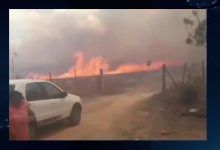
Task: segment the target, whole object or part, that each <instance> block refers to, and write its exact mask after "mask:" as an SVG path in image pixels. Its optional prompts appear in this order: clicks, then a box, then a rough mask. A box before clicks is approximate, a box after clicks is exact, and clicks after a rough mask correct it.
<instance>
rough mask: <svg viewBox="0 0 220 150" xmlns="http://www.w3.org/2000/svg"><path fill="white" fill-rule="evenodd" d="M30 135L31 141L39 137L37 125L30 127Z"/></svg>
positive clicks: (33, 124) (32, 124)
mask: <svg viewBox="0 0 220 150" xmlns="http://www.w3.org/2000/svg"><path fill="white" fill-rule="evenodd" d="M29 135H30V139H31V140H35V139H36V137H37V126H36V124H35V123H31V124H30V125H29Z"/></svg>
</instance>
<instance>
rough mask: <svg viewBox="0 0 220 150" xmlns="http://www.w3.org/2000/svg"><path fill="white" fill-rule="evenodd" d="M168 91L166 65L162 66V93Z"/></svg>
mask: <svg viewBox="0 0 220 150" xmlns="http://www.w3.org/2000/svg"><path fill="white" fill-rule="evenodd" d="M165 90H166V64H163V66H162V90H161V92H162V93H164V91H165Z"/></svg>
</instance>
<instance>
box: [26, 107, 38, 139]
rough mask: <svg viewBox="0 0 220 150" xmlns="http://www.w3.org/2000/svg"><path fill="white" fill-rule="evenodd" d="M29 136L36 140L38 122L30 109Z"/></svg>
mask: <svg viewBox="0 0 220 150" xmlns="http://www.w3.org/2000/svg"><path fill="white" fill-rule="evenodd" d="M28 113H29V136H30V139H31V140H35V139H36V137H37V123H36V117H35V115H34V113H33V111H31V110H30V109H29V112H28Z"/></svg>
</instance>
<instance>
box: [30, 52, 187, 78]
mask: <svg viewBox="0 0 220 150" xmlns="http://www.w3.org/2000/svg"><path fill="white" fill-rule="evenodd" d="M75 60H76V63H75V65H74V66H72V67H71V68H70V69H69V70H68V71H67V72H65V73H62V74H59V75H53V76H52V78H53V79H61V78H71V77H75V75H76V76H92V75H98V74H99V72H100V68H102V69H103V71H104V73H105V74H120V73H131V72H143V71H156V70H159V69H161V67H162V65H163V64H164V63H165V64H166V65H167V66H179V65H182V64H183V62H181V61H178V62H168V61H160V62H153V63H152V64H151V65H150V66H148V67H147V65H146V64H123V65H120V66H119V67H117V68H116V69H115V70H112V69H110V66H109V64H108V61H107V60H106V59H105V58H103V57H101V56H98V57H95V58H93V59H91V60H90V61H89V62H86V61H85V57H84V54H83V53H82V52H77V53H76V54H75ZM26 78H31V79H49V75H45V74H35V73H30V74H28V76H27V77H26Z"/></svg>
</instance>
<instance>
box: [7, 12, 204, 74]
mask: <svg viewBox="0 0 220 150" xmlns="http://www.w3.org/2000/svg"><path fill="white" fill-rule="evenodd" d="M199 15H200V17H201V18H202V19H203V18H206V10H199ZM185 17H190V18H193V16H192V10H130V9H129V10H80V9H77V10H10V27H9V28H10V58H11V57H13V58H14V65H15V72H16V73H17V74H19V75H21V76H23V77H24V76H26V75H27V74H29V73H30V72H35V73H39V74H45V73H48V72H52V73H54V74H62V73H64V72H67V71H68V70H69V69H70V68H71V67H72V66H74V65H75V63H76V59H75V58H74V55H75V54H76V52H77V51H81V52H83V53H84V54H85V56H86V57H85V59H86V60H87V61H89V60H91V59H93V58H95V57H99V56H100V57H102V58H105V59H106V60H107V61H108V63H109V65H110V66H109V68H110V69H116V68H118V66H120V65H123V64H144V63H145V62H146V60H152V62H154V61H155V62H159V61H192V62H196V61H201V60H203V59H205V58H206V49H205V48H202V47H192V46H189V45H187V44H185V39H186V37H187V32H186V30H185V28H184V26H183V22H182V20H183V18H185ZM14 52H16V53H18V56H14V55H13V54H14ZM11 65H12V64H11V61H10V68H11ZM10 74H11V71H10Z"/></svg>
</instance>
